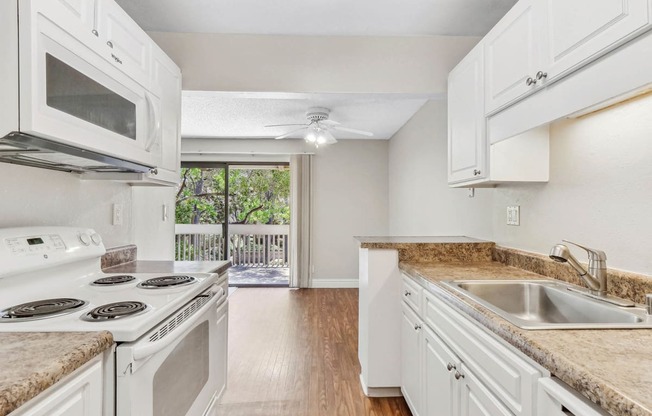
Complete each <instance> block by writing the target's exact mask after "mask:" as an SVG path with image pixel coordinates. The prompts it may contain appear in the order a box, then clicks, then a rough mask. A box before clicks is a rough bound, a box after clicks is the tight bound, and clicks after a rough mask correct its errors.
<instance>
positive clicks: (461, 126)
mask: <svg viewBox="0 0 652 416" xmlns="http://www.w3.org/2000/svg"><path fill="white" fill-rule="evenodd" d="M482 61H483V56H482V44H480V45H478V46H476V47H475V48H474V49H473V50H472V51H471V52H470V53H469V54H468V55H467V56H466V57H465V58H464V60H462V62H461V63H460V64H459V65H458V66H457V67H455V69H454V70H453V71H452V72H451V73H450V75H449V76H448V182H449V183H451V184H452V183H459V182H465V181H468V180H480V179H483V178H485V177H486V174H487V169H486V162H487V141H486V133H485V117H484V100H483V97H484V70H483V65H482Z"/></svg>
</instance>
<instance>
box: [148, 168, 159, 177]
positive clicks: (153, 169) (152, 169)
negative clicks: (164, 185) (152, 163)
mask: <svg viewBox="0 0 652 416" xmlns="http://www.w3.org/2000/svg"><path fill="white" fill-rule="evenodd" d="M149 173H151V174H152V175H158V169H157V168H151V169H150V170H149Z"/></svg>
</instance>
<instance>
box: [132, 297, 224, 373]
mask: <svg viewBox="0 0 652 416" xmlns="http://www.w3.org/2000/svg"><path fill="white" fill-rule="evenodd" d="M218 289H219V291H215V290H213V297H212V299H211V300H209V301H208V302H207V303H205V304H204V306H202V307H201V309H198V310H197V311H196V312H195V313H194V314H193V315H192V316H191V317H190V318H189V319H188V320H187V321H185V322H183V323H182V324H181V325H179V326H178V327H176V328H174V330H173V331H172V332H170V334H172V333H175V334H184V333H185V332H186V331H188V330H190V329H191V328H192V327H193V326H195V324H196V323H197V322H199V321H200V320H201V318H202V316H203V315H204V311H205V310H206V309H207V308H214V307H215V305H216V304H217V301H218V300H219V299H221V298H222V297H224V293H223V290H222V289H221V288H218ZM220 294H221V295H222V296H219V295H220ZM203 296H208V295H203ZM177 339H179V337H174V336H166V337H163V339H161V340H160V341H154V342H148V343H147V344H145V345H139V346H134V347H133V349H132V351H131V356H132V358H133V359H134V361H140V360H144V359H146V358H148V357H150V356H152V355H154V354H156V353H157V352H159V351H161V350H163V349H164V348H166V347H167V346H169V345H170V344H172V343H173V342H175V341H176V340H177Z"/></svg>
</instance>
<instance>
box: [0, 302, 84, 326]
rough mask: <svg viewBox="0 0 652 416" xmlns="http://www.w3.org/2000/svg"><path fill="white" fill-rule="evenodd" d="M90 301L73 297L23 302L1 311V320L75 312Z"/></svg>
mask: <svg viewBox="0 0 652 416" xmlns="http://www.w3.org/2000/svg"><path fill="white" fill-rule="evenodd" d="M87 304H88V302H85V301H83V300H79V299H72V298H56V299H43V300H37V301H34V302H28V303H22V304H20V305H16V306H12V307H11V308H9V309H6V310H4V311H2V312H0V314H1V315H0V322H2V321H4V322H16V321H31V320H35V319H43V318H50V317H54V316H58V315H65V314H68V313H73V312H75V311H77V310H79V309H81V308H83V307H84V306H86V305H87Z"/></svg>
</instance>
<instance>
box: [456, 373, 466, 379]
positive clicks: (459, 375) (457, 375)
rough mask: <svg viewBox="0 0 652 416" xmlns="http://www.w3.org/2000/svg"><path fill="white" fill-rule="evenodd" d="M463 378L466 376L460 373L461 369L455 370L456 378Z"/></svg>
mask: <svg viewBox="0 0 652 416" xmlns="http://www.w3.org/2000/svg"><path fill="white" fill-rule="evenodd" d="M461 378H464V374H462V373H460V372H459V371H456V372H455V380H459V379H461Z"/></svg>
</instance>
